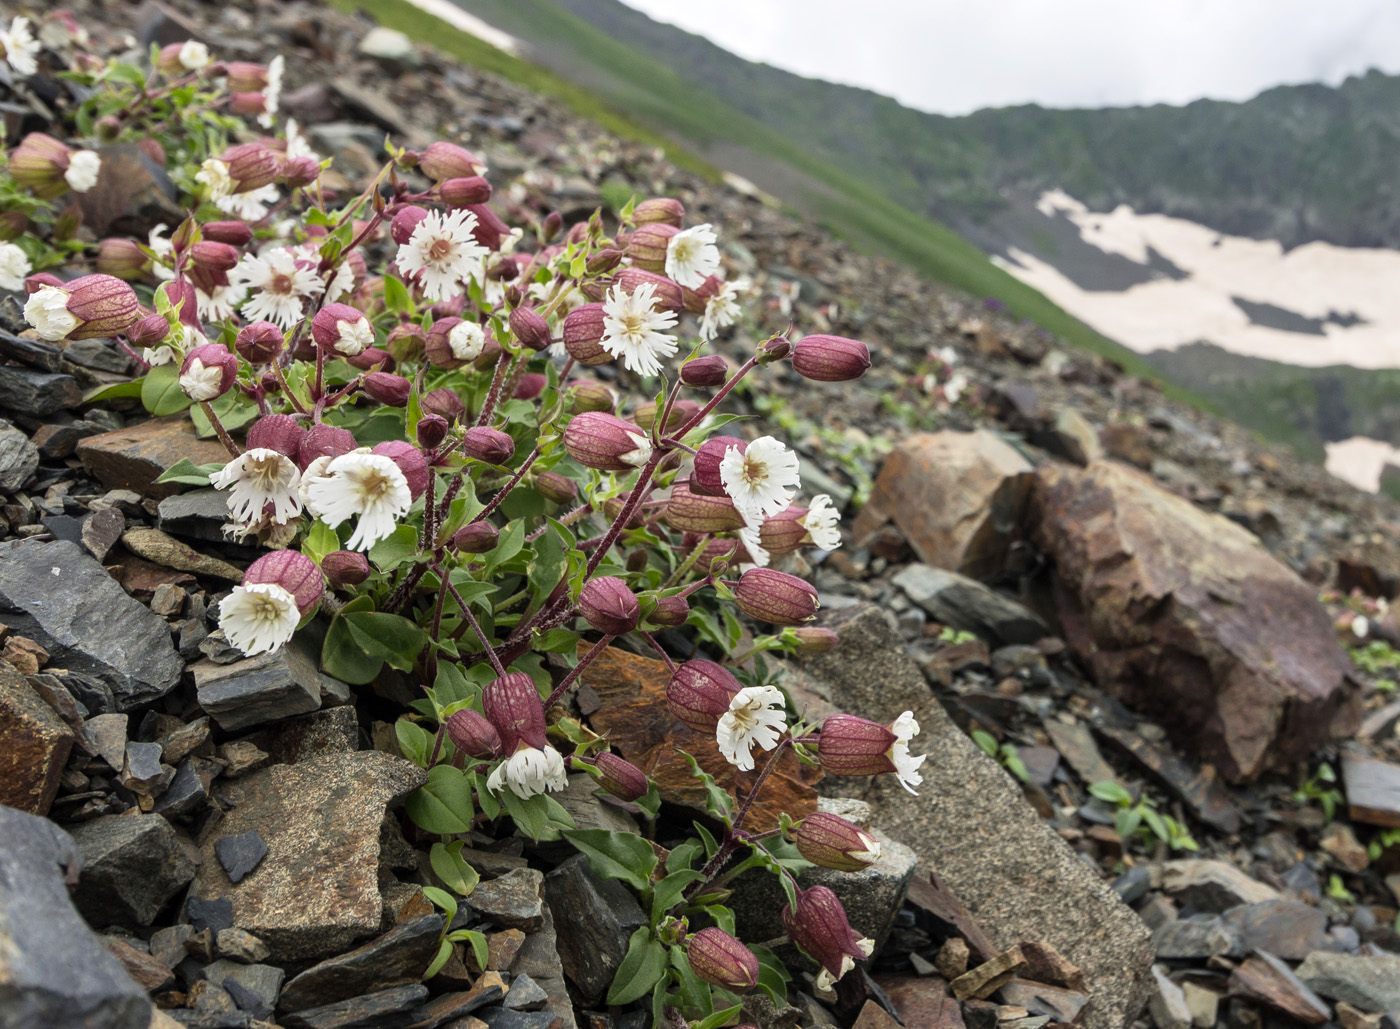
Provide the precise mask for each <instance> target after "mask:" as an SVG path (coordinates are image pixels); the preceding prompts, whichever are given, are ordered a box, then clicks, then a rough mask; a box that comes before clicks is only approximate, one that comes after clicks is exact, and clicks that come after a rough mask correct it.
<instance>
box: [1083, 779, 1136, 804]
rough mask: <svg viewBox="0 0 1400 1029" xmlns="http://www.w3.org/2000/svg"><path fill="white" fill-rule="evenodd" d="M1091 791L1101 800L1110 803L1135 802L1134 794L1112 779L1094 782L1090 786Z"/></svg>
mask: <svg viewBox="0 0 1400 1029" xmlns="http://www.w3.org/2000/svg"><path fill="white" fill-rule="evenodd" d="M1089 792H1090V793H1092V794H1093V795H1094V796H1096V797H1098V798H1099V800H1103V801H1107V802H1108V803H1110V804H1131V803H1132V802H1133V795H1132V794H1131V793H1129V792H1128V791H1127V790H1125V789H1124V788H1123V787H1122V786H1121V785H1120V784H1118V783H1116V782H1113V781H1112V780H1105V781H1104V782H1096V783H1094V784H1093V785H1092V786H1090V787H1089Z"/></svg>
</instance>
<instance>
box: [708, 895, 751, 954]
mask: <svg viewBox="0 0 1400 1029" xmlns="http://www.w3.org/2000/svg"><path fill="white" fill-rule="evenodd" d="M705 914H707V915H709V916H710V918H712V919H713V920H714V923H715V925H717V926H719V927H720V928H721V929H723V930H724V931H725V932H727V933H728V934H729V935H730V936H733V935H734V912H733V911H730V910H729V909H728V908H727V907H725V906H724V905H723V904H706V905H705ZM750 949H752V948H750Z"/></svg>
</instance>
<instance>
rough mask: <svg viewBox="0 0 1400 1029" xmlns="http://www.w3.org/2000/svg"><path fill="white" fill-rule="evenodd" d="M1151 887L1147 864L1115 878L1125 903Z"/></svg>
mask: <svg viewBox="0 0 1400 1029" xmlns="http://www.w3.org/2000/svg"><path fill="white" fill-rule="evenodd" d="M1023 749H1024V748H1023ZM1151 888H1152V873H1151V872H1149V871H1148V870H1147V867H1146V866H1145V865H1134V866H1133V867H1132V868H1130V869H1128V870H1127V871H1126V872H1124V873H1123V874H1122V875H1120V876H1119V877H1118V878H1117V879H1114V880H1113V892H1115V893H1117V894H1118V896H1120V897H1122V898H1123V903H1124V904H1136V903H1137V902H1138V901H1140V900H1142V898H1143V897H1145V896H1147V891H1148V890H1150V889H1151Z"/></svg>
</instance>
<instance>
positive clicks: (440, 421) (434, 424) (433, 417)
mask: <svg viewBox="0 0 1400 1029" xmlns="http://www.w3.org/2000/svg"><path fill="white" fill-rule="evenodd" d="M451 431H452V423H451V422H449V421H448V420H447V419H446V418H444V417H443V416H442V415H440V414H425V415H424V416H423V417H422V418H420V419H418V428H416V429H415V430H414V435H415V436H416V437H417V438H418V445H419V446H420V447H422V448H423V449H424V450H436V449H437V448H438V446H439V445H440V444H441V443H442V441H443V440H445V439H446V438H447V434H448V433H449V432H451Z"/></svg>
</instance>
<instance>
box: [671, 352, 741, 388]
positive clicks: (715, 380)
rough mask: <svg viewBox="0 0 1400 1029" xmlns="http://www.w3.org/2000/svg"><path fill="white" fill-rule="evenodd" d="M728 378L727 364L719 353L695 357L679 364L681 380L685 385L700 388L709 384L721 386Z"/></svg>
mask: <svg viewBox="0 0 1400 1029" xmlns="http://www.w3.org/2000/svg"><path fill="white" fill-rule="evenodd" d="M728 378H729V364H728V362H727V361H725V359H724V358H722V357H720V356H719V354H710V355H709V356H708V357H697V358H695V360H693V361H687V362H686V363H685V364H683V365H681V382H683V383H685V384H686V385H687V386H694V387H696V388H697V389H702V388H705V387H709V386H723V385H724V381H725V380H726V379H728Z"/></svg>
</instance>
